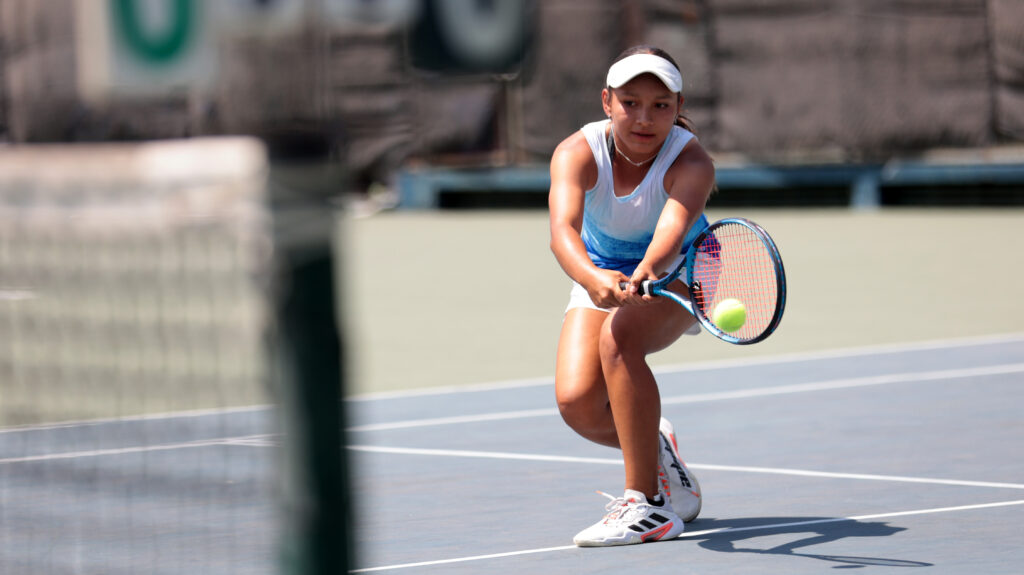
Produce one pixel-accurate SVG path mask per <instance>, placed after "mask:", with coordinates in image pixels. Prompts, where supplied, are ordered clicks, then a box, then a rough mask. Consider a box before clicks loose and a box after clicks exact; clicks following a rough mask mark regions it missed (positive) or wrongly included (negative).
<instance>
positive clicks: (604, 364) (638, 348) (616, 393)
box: [598, 301, 696, 497]
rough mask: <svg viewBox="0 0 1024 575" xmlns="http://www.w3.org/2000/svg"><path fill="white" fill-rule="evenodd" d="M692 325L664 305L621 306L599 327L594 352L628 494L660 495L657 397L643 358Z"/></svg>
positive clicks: (683, 315) (670, 305) (689, 319)
mask: <svg viewBox="0 0 1024 575" xmlns="http://www.w3.org/2000/svg"><path fill="white" fill-rule="evenodd" d="M694 321H696V320H695V319H694V318H693V316H691V315H690V314H689V313H687V312H686V310H684V309H683V308H682V307H680V306H678V305H675V304H673V303H671V302H668V301H662V302H659V303H656V304H651V305H647V306H636V307H632V306H630V307H624V308H620V309H617V310H615V311H614V312H612V313H611V314H610V315H609V317H608V318H607V319H606V320H605V322H604V323H603V324H602V327H601V332H600V339H599V343H598V349H599V354H600V360H601V368H602V373H603V374H604V380H605V382H606V386H605V388H606V389H607V394H608V399H609V403H610V405H611V412H612V413H613V414H614V423H615V429H616V432H617V437H618V441H619V446H620V448H621V449H622V457H623V461H624V462H625V466H626V489H634V490H636V491H639V492H641V493H643V494H645V495H647V496H649V497H654V496H655V495H656V494H657V493H658V472H657V469H658V459H659V438H658V437H659V436H658V423H659V419H660V417H661V397H660V394H659V392H658V385H657V382H656V381H655V379H654V374H653V373H652V372H651V369H650V367H649V366H648V365H647V355H648V354H650V353H653V352H655V351H658V350H660V349H664V348H665V347H667V346H668V345H670V344H671V343H672V342H674V341H675V340H676V339H678V338H679V336H681V335H682V334H683V332H685V331H686V330H687V329H688V328H689V327H690V326H691V325H693V322H694Z"/></svg>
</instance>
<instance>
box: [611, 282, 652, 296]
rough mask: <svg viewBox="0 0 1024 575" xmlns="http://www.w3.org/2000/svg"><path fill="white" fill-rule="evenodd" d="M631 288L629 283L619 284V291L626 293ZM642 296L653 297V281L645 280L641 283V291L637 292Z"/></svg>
mask: <svg viewBox="0 0 1024 575" xmlns="http://www.w3.org/2000/svg"><path fill="white" fill-rule="evenodd" d="M628 287H629V282H619V289H620V290H622V291H626V288H628ZM637 291H638V292H639V293H640V295H651V280H644V281H642V282H640V289H639V290H637Z"/></svg>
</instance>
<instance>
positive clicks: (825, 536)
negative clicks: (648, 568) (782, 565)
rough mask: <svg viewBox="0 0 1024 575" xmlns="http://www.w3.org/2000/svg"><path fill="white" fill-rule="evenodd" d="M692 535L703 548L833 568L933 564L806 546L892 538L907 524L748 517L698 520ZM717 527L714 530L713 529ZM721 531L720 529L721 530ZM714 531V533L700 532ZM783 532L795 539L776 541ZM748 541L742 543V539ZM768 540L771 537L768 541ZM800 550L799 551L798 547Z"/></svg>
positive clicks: (687, 528)
mask: <svg viewBox="0 0 1024 575" xmlns="http://www.w3.org/2000/svg"><path fill="white" fill-rule="evenodd" d="M686 530H687V531H688V532H691V533H693V535H692V536H690V537H686V535H685V534H684V537H685V538H686V539H689V540H691V541H699V545H700V546H701V547H703V548H704V549H709V550H711V551H718V552H720V553H754V554H758V555H787V556H791V557H807V558H808V559H818V560H821V561H828V562H831V563H835V565H833V566H832V567H833V568H834V569H857V568H861V567H866V566H869V565H879V566H885V567H931V566H932V564H931V563H925V562H923V561H908V560H905V559H886V558H881V557H854V556H848V555H826V554H819V553H809V552H807V549H808V548H810V547H814V546H816V545H822V544H825V543H832V542H834V541H839V540H841V539H847V538H850V537H889V536H891V535H894V534H896V533H899V532H900V531H905V530H906V528H905V527H894V526H892V525H889V524H888V523H883V522H865V521H856V520H850V519H838V518H827V517H754V518H748V519H728V520H725V519H721V520H716V519H699V520H697V521H695V522H693V523H690V524H689V525H687V526H686ZM712 530H714V531H712ZM719 530H720V531H719ZM704 531H712V532H711V533H701V532H704ZM780 535H792V536H794V537H793V538H792V540H790V541H788V542H786V543H782V544H777V542H778V540H779V537H778V536H780ZM761 537H771V538H772V539H770V541H772V542H773V543H774V544H772V545H770V546H758V545H757V542H756V541H753V540H756V539H758V538H761ZM746 540H751V541H748V542H747V544H745V545H743V546H741V545H739V542H741V541H746ZM766 541H768V540H766ZM798 549H800V550H801V551H800V552H797V550H798Z"/></svg>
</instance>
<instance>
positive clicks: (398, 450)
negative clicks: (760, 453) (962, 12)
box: [348, 445, 1024, 489]
mask: <svg viewBox="0 0 1024 575" xmlns="http://www.w3.org/2000/svg"><path fill="white" fill-rule="evenodd" d="M348 448H349V449H351V450H353V451H364V452H368V453H390V454H399V455H431V456H438V457H470V458H480V459H510V460H522V461H550V462H563V463H594V464H599V465H619V466H621V465H622V459H611V458H598V457H573V456H564V455H539V454H532V453H505V452H498V451H464V450H457V449H420V448H414V447H383V446H376V445H349V446H348ZM687 466H688V467H692V468H694V469H706V470H709V471H733V472H739V473H767V474H772V475H795V476H799V477H825V478H830V479H859V480H867V481H895V482H902V483H928V484H933V485H956V486H962V487H991V488H997V489H1024V484H1020V483H997V482H992V481H966V480H960V479H933V478H928V477H906V476H900V475H873V474H866V473H837V472H831V471H809V470H806V469H783V468H778V467H749V466H739V465H713V464H704V463H687Z"/></svg>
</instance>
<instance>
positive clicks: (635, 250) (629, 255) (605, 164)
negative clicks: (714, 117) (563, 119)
mask: <svg viewBox="0 0 1024 575" xmlns="http://www.w3.org/2000/svg"><path fill="white" fill-rule="evenodd" d="M610 121H611V120H602V121H599V122H592V123H590V124H587V125H586V126H583V128H582V131H583V135H584V136H586V138H587V143H588V144H590V150H591V151H592V152H593V154H594V160H595V161H596V162H597V184H595V185H594V187H593V188H591V189H590V190H587V192H586V199H585V203H584V209H583V231H582V238H583V244H584V245H585V246H586V248H587V255H589V256H590V259H591V261H593V262H594V265H596V266H597V267H599V268H603V269H613V270H618V271H620V272H622V273H624V274H626V275H629V274H632V273H633V270H635V269H636V266H637V265H638V264H639V263H640V261H641V260H642V259H643V257H644V254H646V253H647V247H648V246H649V245H650V243H651V239H653V238H654V229H655V227H656V226H657V224H658V218H659V217H661V211H662V209H663V208H664V207H665V203H666V202H667V201H668V192H666V191H665V173H666V172H667V171H668V169H669V167H671V166H672V163H673V162H675V160H676V157H678V156H679V152H681V151H682V150H683V147H684V146H686V144H687V143H689V142H690V140H692V139H693V138H694V137H695V136H694V135H693V134H692V133H691V132H689V131H688V130H685V129H683V128H681V127H679V126H673V127H672V131H671V132H670V133H669V135H668V138H666V140H665V143H664V144H663V145H662V146H661V150H659V151H658V156H657V158H655V159H654V163H653V164H652V165H651V168H650V169H649V170H647V175H646V176H644V179H643V181H641V182H640V185H638V186H637V187H636V189H634V190H633V192H632V193H630V194H629V195H628V196H623V197H616V196H615V182H614V180H613V178H612V158H611V156H610V154H611V150H609V149H608V138H607V135H606V134H607V127H608V123H609V122H610ZM707 226H708V220H707V217H706V216H705V215H704V214H701V216H700V219H698V220H697V221H696V222H694V224H693V227H691V228H690V230H689V232H688V233H687V234H686V237H685V239H684V240H683V248H682V252H681V253H686V250H687V249H689V247H690V244H691V243H693V240H694V238H696V237H697V235H698V234H699V233H700V232H701V231H703V230H704V228H706V227H707Z"/></svg>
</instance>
